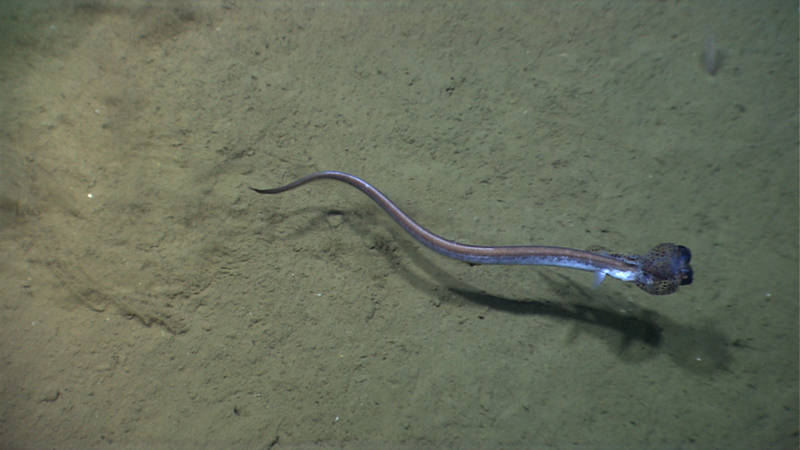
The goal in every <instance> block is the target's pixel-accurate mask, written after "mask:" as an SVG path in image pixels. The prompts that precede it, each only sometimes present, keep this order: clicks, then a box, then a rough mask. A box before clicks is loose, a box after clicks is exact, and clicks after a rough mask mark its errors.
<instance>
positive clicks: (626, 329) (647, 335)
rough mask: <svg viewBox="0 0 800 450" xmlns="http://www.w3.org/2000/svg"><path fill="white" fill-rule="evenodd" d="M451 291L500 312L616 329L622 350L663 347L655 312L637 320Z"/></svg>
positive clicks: (603, 311)
mask: <svg viewBox="0 0 800 450" xmlns="http://www.w3.org/2000/svg"><path fill="white" fill-rule="evenodd" d="M448 290H449V291H450V292H452V293H454V294H456V295H458V296H461V297H463V298H465V299H467V300H469V301H470V302H472V303H476V304H479V305H483V306H486V307H488V308H491V309H494V310H498V311H505V312H509V313H512V314H532V315H540V316H551V317H557V318H562V319H567V320H572V321H577V322H583V323H587V324H591V325H597V326H600V327H603V328H607V329H610V330H614V331H616V332H617V333H619V334H620V335H621V336H622V342H623V349H624V348H625V347H628V346H629V345H630V344H631V343H632V342H636V341H638V342H642V343H644V344H647V345H649V346H651V347H658V346H660V345H661V338H662V330H661V327H660V326H659V325H658V323H657V322H656V321H655V313H653V312H649V311H647V312H645V313H644V314H642V315H641V316H638V317H637V316H632V315H628V314H620V313H617V312H614V311H610V310H607V309H603V308H596V307H592V306H588V305H583V304H560V303H553V302H550V301H547V300H514V299H509V298H504V297H498V296H496V295H491V294H487V293H484V292H476V291H471V290H466V289H461V288H454V287H451V288H449V289H448Z"/></svg>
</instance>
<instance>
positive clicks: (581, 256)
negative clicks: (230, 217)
mask: <svg viewBox="0 0 800 450" xmlns="http://www.w3.org/2000/svg"><path fill="white" fill-rule="evenodd" d="M321 179H331V180H337V181H341V182H344V183H347V184H349V185H351V186H354V187H356V188H358V189H359V190H360V191H362V192H364V193H365V194H366V195H367V196H369V198H371V199H372V200H373V201H375V203H377V204H378V205H379V206H380V207H381V208H383V209H384V210H385V211H386V212H387V213H388V214H389V215H390V216H391V217H392V219H394V220H395V222H397V223H398V224H400V226H402V227H403V228H404V229H405V230H406V231H407V232H408V233H409V234H410V235H411V236H413V237H414V239H416V240H417V241H418V242H420V243H421V244H423V245H425V246H426V247H428V248H430V249H431V250H434V251H436V252H438V253H440V254H442V255H445V256H448V257H450V258H454V259H458V260H460V261H465V262H468V263H471V264H508V265H511V264H515V265H546V266H556V267H568V268H572V269H578V270H586V271H590V272H595V273H596V274H597V275H598V280H599V281H602V280H603V279H604V278H605V276H610V277H612V278H616V279H618V280H621V281H625V282H633V283H635V284H636V285H637V286H639V287H640V288H641V289H642V290H644V291H645V292H647V293H648V294H653V295H666V294H671V293H673V292H675V291H677V290H678V286H682V285H687V284H691V283H692V278H693V274H694V273H693V271H692V267H691V266H690V265H689V262H690V260H691V258H692V255H691V252H690V251H689V249H688V248H686V247H684V246H682V245H676V244H672V243H664V244H659V245H657V246H656V247H655V248H654V249H653V250H651V251H650V252H649V253H647V254H646V255H643V256H640V255H620V254H614V253H609V252H606V251H602V250H601V251H589V250H577V249H572V248H566V247H549V246H538V245H528V246H494V247H489V246H481V245H470V244H462V243H460V242H456V241H451V240H449V239H446V238H443V237H442V236H439V235H437V234H434V233H432V232H431V231H429V230H427V229H426V228H424V227H423V226H421V225H420V224H418V223H417V222H416V221H414V219H412V218H411V217H410V216H408V214H406V213H405V212H403V211H402V210H401V209H400V208H399V207H398V206H397V205H396V204H395V203H394V202H392V201H391V200H389V198H388V197H386V196H385V195H384V194H383V193H382V192H381V191H379V190H378V189H376V188H375V187H374V186H372V185H371V184H369V183H367V182H366V181H364V180H362V179H361V178H358V177H357V176H355V175H350V174H348V173H345V172H339V171H333V170H329V171H324V172H316V173H312V174H310V175H307V176H305V177H303V178H300V179H298V180H295V181H293V182H291V183H289V184H287V185H285V186H280V187H277V188H272V189H256V188H252V187H251V188H250V189H252V190H253V191H255V192H258V193H259V194H280V193H281V192H286V191H288V190H291V189H294V188H296V187H298V186H301V185H303V184H306V183H308V182H311V181H315V180H321Z"/></svg>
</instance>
